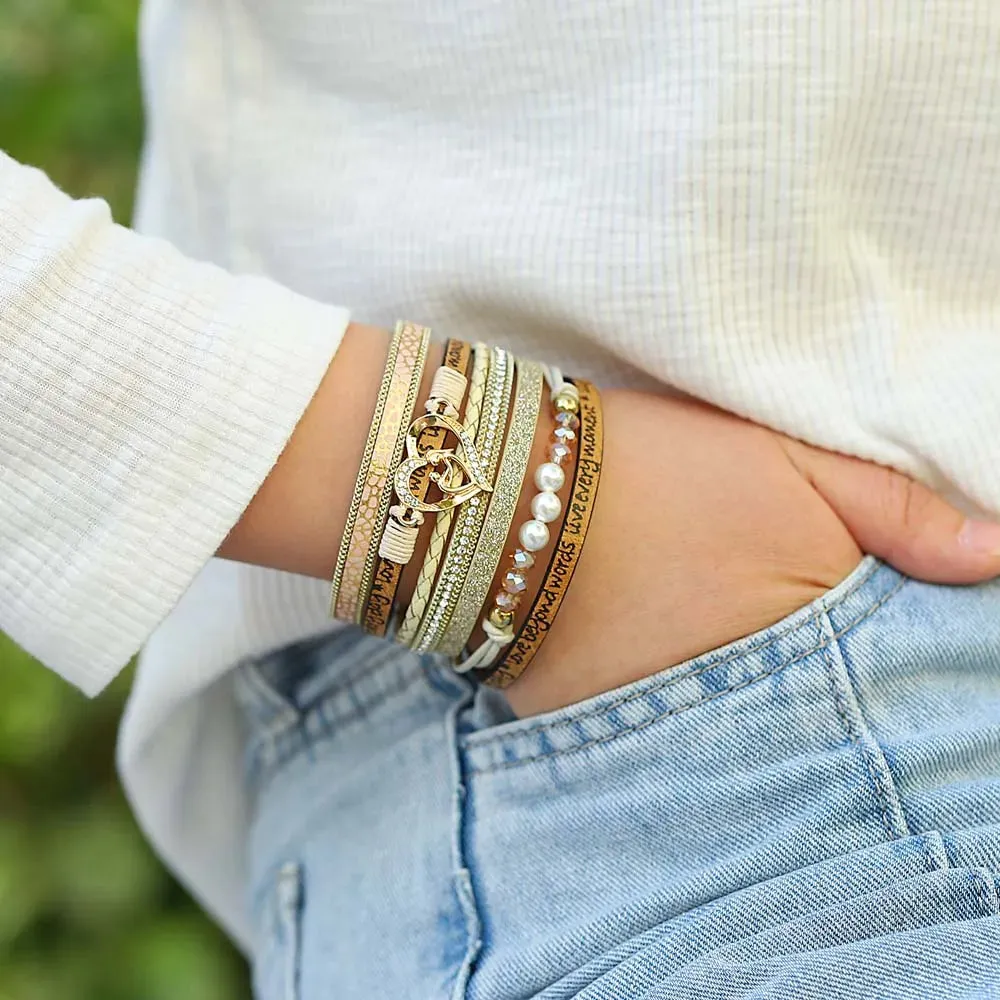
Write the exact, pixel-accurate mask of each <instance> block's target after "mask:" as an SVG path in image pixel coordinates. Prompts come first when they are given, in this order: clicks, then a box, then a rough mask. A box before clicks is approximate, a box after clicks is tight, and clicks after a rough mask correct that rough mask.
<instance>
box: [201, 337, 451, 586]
mask: <svg viewBox="0 0 1000 1000" xmlns="http://www.w3.org/2000/svg"><path fill="white" fill-rule="evenodd" d="M389 340H390V334H389V332H388V331H387V330H382V329H380V328H378V327H371V326H363V325H361V324H357V323H352V324H351V325H350V326H349V327H348V328H347V331H346V333H345V334H344V339H343V341H342V342H341V345H340V347H339V349H338V350H337V353H336V355H335V356H334V359H333V361H332V362H331V364H330V367H329V369H328V370H327V372H326V375H325V376H324V377H323V379H322V380H321V382H320V385H319V388H318V389H317V390H316V394H315V396H314V397H313V399H312V401H311V403H310V404H309V406H308V407H307V408H306V411H305V413H303V415H302V419H301V420H300V421H299V424H298V426H297V427H296V429H295V432H294V434H293V435H292V437H291V438H290V439H289V441H288V444H287V445H286V447H285V449H284V451H283V452H282V454H281V457H280V458H279V459H278V461H277V463H275V466H274V468H273V469H272V470H271V473H270V475H269V476H268V477H267V479H266V480H265V481H264V482H263V483H262V484H261V487H260V489H259V490H258V491H257V494H256V495H255V496H254V498H253V500H252V501H251V503H250V504H249V506H248V507H247V509H246V511H245V512H244V514H243V517H242V518H240V520H239V522H238V523H237V524H236V525H235V527H234V528H233V530H232V531H231V532H230V533H229V536H228V537H227V538H226V540H225V542H224V543H223V545H222V546H221V548H220V549H219V552H218V555H220V556H222V557H224V558H228V559H235V560H237V561H240V562H249V563H254V564H256V565H259V566H269V567H272V568H274V569H281V570H286V571H288V572H291V573H301V574H303V575H305V576H313V577H319V578H321V579H329V578H330V577H331V576H332V574H333V568H334V564H335V563H336V560H337V551H338V549H339V546H340V539H341V536H342V534H343V531H344V524H345V521H346V517H347V511H348V508H349V507H350V503H351V496H352V492H353V489H354V481H355V476H356V474H357V471H358V466H359V464H360V462H361V456H362V452H363V451H364V446H365V441H366V439H367V436H368V429H369V425H370V423H371V418H372V409H373V407H374V404H375V398H376V395H377V394H378V388H379V383H380V381H381V378H382V371H383V368H384V366H385V358H386V351H387V349H388V345H389ZM441 351H442V348H441V346H440V345H438V344H432V345H431V352H430V354H429V355H428V365H427V374H425V379H424V382H425V384H424V386H423V390H424V391H426V389H427V387H428V386H429V379H430V374H429V373H430V372H432V371H433V369H434V368H435V367H436V366H437V364H438V361H439V359H440V356H441ZM405 582H406V581H405V578H404V586H405Z"/></svg>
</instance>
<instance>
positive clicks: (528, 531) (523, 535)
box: [517, 521, 549, 552]
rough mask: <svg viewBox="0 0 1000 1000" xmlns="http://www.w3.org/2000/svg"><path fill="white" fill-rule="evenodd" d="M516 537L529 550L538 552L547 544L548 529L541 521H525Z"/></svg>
mask: <svg viewBox="0 0 1000 1000" xmlns="http://www.w3.org/2000/svg"><path fill="white" fill-rule="evenodd" d="M517 537H518V538H519V539H520V541H521V545H522V546H523V547H524V548H525V549H527V550H528V551H529V552H538V551H540V550H541V549H544V548H545V546H546V545H548V544H549V529H548V527H547V526H546V525H545V524H543V523H542V522H541V521H525V522H524V524H522V525H521V530H520V531H519V532H518V533H517Z"/></svg>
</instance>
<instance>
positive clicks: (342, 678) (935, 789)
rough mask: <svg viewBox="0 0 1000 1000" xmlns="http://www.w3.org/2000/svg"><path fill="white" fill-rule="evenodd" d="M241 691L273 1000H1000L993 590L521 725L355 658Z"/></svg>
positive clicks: (250, 681)
mask: <svg viewBox="0 0 1000 1000" xmlns="http://www.w3.org/2000/svg"><path fill="white" fill-rule="evenodd" d="M238 687H239V689H240V692H241V698H242V700H243V703H244V705H245V710H246V714H247V720H248V736H247V762H248V769H247V771H248V781H249V782H250V784H251V787H252V790H253V793H254V795H255V797H256V816H255V820H254V823H253V826H252V829H251V832H250V845H249V851H250V856H251V859H252V868H253V893H252V899H251V900H250V901H249V905H251V906H252V907H253V912H254V914H255V918H256V922H257V927H258V929H259V938H260V947H259V951H258V954H257V955H256V960H255V980H256V989H257V995H258V997H259V998H260V1000H298V998H301V1000H333V998H336V1000H354V998H365V1000H372V998H397V997H400V998H416V1000H437V998H460V997H461V998H465V997H468V998H473V1000H501V998H503V1000H514V998H521V997H543V998H545V1000H556V998H565V997H577V998H582V1000H621V998H629V1000H632V998H640V997H641V998H646V1000H653V998H657V1000H660V998H662V1000H667V998H669V1000H682V998H695V997H698V998H734V997H768V998H771V997H788V998H795V1000H803V998H812V997H816V998H822V1000H841V998H851V1000H855V998H858V1000H860V998H866V1000H867V998H893V1000H895V998H920V1000H951V998H959V997H961V998H982V997H1000V880H998V876H1000V584H991V585H986V586H981V587H975V588H950V587H937V586H929V585H925V584H920V583H916V582H914V581H912V580H908V579H906V578H904V577H902V576H900V575H899V574H897V573H896V572H895V571H893V570H892V569H890V568H888V567H886V566H884V565H881V564H880V563H878V562H877V561H875V560H872V559H866V560H865V561H864V562H863V563H862V564H861V565H860V566H859V567H858V569H857V570H856V571H855V572H854V573H853V574H852V575H851V576H850V578H849V579H847V580H846V581H844V583H842V584H841V585H840V586H839V587H837V588H836V589H835V590H833V591H832V592H831V593H829V594H828V595H827V596H826V597H824V598H822V599H821V600H819V601H817V602H815V603H813V604H812V605H810V606H809V607H807V608H805V609H803V610H802V611H799V612H798V613H796V614H794V615H792V616H791V617H789V618H788V619H786V620H785V621H783V622H781V623H780V624H778V625H775V626H774V627H773V628H770V629H767V630H766V631H764V632H761V633H758V634H756V635H753V636H750V637H748V638H746V639H743V640H741V641H739V642H737V643H734V644H732V645H730V646H727V647H726V648H724V649H720V650H717V651H715V652H712V653H708V654H706V655H704V656H700V657H698V658H697V659H695V660H691V661H690V662H688V663H685V664H683V665H681V666H677V667H672V668H671V669H669V670H666V671H664V672H663V673H661V674H658V675H657V676H654V677H650V678H648V679H646V680H643V681H640V682H638V683H635V684H630V685H629V686H628V687H625V688H622V689H621V690H618V691H615V692H612V693H610V694H606V695H602V696H600V697H597V698H593V699H591V700H590V701H587V702H585V703H583V704H579V705H576V706H573V707H571V708H567V709H564V710H561V711H558V712H554V713H551V714H549V715H545V716H542V717H538V718H532V719H526V720H523V721H517V720H515V719H513V718H512V716H511V713H510V711H509V709H508V708H507V706H506V703H505V701H504V700H503V699H502V697H500V696H499V695H497V694H496V693H495V692H491V691H489V690H487V689H479V690H475V689H474V688H473V687H472V686H471V685H470V684H468V683H467V682H466V681H465V680H464V679H461V678H459V677H457V676H456V675H454V674H453V673H451V672H449V671H448V670H447V669H446V668H445V667H444V666H443V665H442V664H441V663H440V662H439V661H437V660H435V659H433V658H430V657H420V656H417V655H414V654H411V653H408V652H405V651H403V650H400V649H398V648H395V647H393V646H391V645H389V644H388V643H384V642H381V641H379V640H373V639H370V638H367V637H364V636H362V635H360V634H359V633H358V632H356V631H353V630H350V631H345V632H341V633H338V634H335V635H334V636H331V637H329V638H327V639H324V640H321V641H316V642H312V643H309V644H304V645H301V646H296V647H294V648H291V649H288V650H285V651H283V652H281V653H280V654H277V655H275V656H273V657H270V658H268V659H266V660H264V661H262V662H257V663H254V664H250V665H247V666H245V667H244V668H242V669H241V672H240V677H239V682H238Z"/></svg>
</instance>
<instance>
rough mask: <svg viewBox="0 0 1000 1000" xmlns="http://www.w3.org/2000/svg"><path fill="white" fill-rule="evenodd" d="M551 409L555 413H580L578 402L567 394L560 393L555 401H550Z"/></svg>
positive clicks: (574, 397) (571, 395)
mask: <svg viewBox="0 0 1000 1000" xmlns="http://www.w3.org/2000/svg"><path fill="white" fill-rule="evenodd" d="M552 408H553V409H554V410H555V411H556V413H573V414H576V413H579V412H580V401H579V400H578V399H577V398H576V396H574V395H573V394H572V393H569V392H560V393H559V395H558V396H556V398H555V399H553V400H552Z"/></svg>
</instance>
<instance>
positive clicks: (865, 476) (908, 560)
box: [786, 441, 1000, 583]
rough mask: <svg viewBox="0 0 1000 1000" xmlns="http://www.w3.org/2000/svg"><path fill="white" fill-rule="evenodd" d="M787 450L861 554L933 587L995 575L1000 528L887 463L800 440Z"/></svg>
mask: <svg viewBox="0 0 1000 1000" xmlns="http://www.w3.org/2000/svg"><path fill="white" fill-rule="evenodd" d="M789 444H790V445H791V447H790V448H788V447H787V445H789ZM786 450H788V453H789V457H790V458H791V459H792V461H793V462H794V464H795V465H796V467H797V468H798V469H799V471H800V472H801V473H802V474H803V475H804V476H805V477H806V478H807V479H808V480H809V482H810V483H811V484H812V485H813V487H814V488H815V489H816V491H817V492H818V493H819V494H820V495H821V496H822V497H823V499H824V500H826V502H827V503H828V504H829V505H830V506H831V507H832V508H833V510H834V512H835V513H836V514H837V515H838V516H839V517H840V519H841V520H842V521H843V522H844V524H845V525H846V527H847V530H848V531H850V532H851V534H852V535H853V536H854V539H855V541H856V542H857V543H858V545H859V546H860V547H861V548H862V549H863V550H864V551H865V552H870V553H871V554H872V555H875V556H878V557H879V558H881V559H884V560H885V561H886V562H888V563H891V564H892V565H893V566H895V567H896V569H898V570H900V571H901V572H903V573H906V574H907V575H908V576H913V577H916V578H917V579H919V580H926V581H928V582H930V583H979V582H981V581H983V580H987V579H989V578H991V577H994V576H997V575H1000V524H993V523H991V522H988V521H973V520H970V519H967V518H966V517H965V515H964V514H962V513H961V512H960V511H958V510H957V509H956V508H955V507H952V506H951V504H949V503H946V502H945V501H944V500H942V499H941V498H940V497H939V496H937V494H935V493H934V492H932V491H931V490H929V489H928V488H927V487H926V486H923V485H921V484H920V483H917V482H915V481H914V480H912V479H910V478H909V477H908V476H904V475H903V474H902V473H899V472H895V471H894V470H892V469H887V468H885V467H884V466H880V465H874V464H873V463H871V462H865V461H862V460H860V459H856V458H848V457H846V456H844V455H837V454H834V453H833V452H830V451H823V450H821V449H819V448H812V447H810V446H808V445H804V444H802V443H801V442H797V441H793V442H786Z"/></svg>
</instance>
